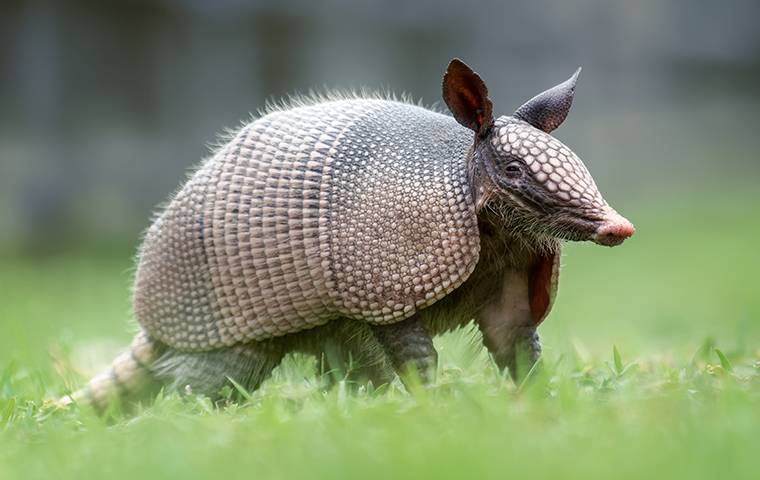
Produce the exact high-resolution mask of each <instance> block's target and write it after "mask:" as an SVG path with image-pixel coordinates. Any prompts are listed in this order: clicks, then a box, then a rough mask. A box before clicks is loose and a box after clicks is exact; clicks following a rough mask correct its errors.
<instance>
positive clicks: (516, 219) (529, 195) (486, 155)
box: [443, 59, 634, 246]
mask: <svg viewBox="0 0 760 480" xmlns="http://www.w3.org/2000/svg"><path fill="white" fill-rule="evenodd" d="M579 74H580V69H578V71H576V72H575V74H574V75H573V76H572V77H570V78H569V79H568V80H567V81H565V82H563V83H561V84H559V85H557V86H555V87H553V88H551V89H549V90H546V91H545V92H543V93H540V94H538V95H536V96H535V97H533V98H532V99H531V100H529V101H528V102H526V103H525V104H524V105H523V106H521V107H520V108H518V109H517V111H516V112H515V113H514V115H512V116H501V117H499V118H496V119H494V118H493V115H492V104H491V101H490V100H489V99H488V90H487V89H486V86H485V84H484V83H483V81H482V80H481V79H480V77H479V76H478V75H477V74H476V73H475V72H473V71H472V69H470V68H469V67H468V66H467V65H465V64H464V63H463V62H461V61H460V60H458V59H454V60H452V61H451V63H450V64H449V67H448V69H447V71H446V75H445V76H444V79H443V98H444V100H445V101H446V104H447V105H448V106H449V109H450V110H451V111H452V113H453V114H454V118H456V120H457V121H458V122H459V123H461V124H462V125H464V126H466V127H468V128H470V129H472V130H474V131H475V142H474V145H473V149H472V152H471V155H470V163H471V171H473V172H475V173H476V174H475V175H474V177H475V180H474V182H475V183H476V185H475V188H476V189H477V190H478V204H479V206H481V207H482V206H488V207H490V208H491V209H495V210H497V211H499V212H500V213H502V214H504V216H505V217H508V218H509V219H510V221H511V224H512V226H513V227H515V228H522V229H523V230H525V231H527V232H529V233H532V234H537V235H540V236H549V237H553V238H559V239H565V240H591V241H593V242H596V243H598V244H600V245H606V246H615V245H619V244H621V243H623V241H624V240H625V239H626V238H628V237H630V236H631V235H633V233H634V228H633V225H632V224H631V222H629V221H628V220H626V219H625V218H624V217H622V216H621V215H620V214H618V213H617V212H616V211H615V210H613V209H612V208H611V207H610V206H609V205H608V204H607V202H606V201H605V200H604V198H602V195H601V193H599V190H598V189H597V187H596V184H595V183H594V179H593V178H591V175H590V174H589V172H588V170H587V169H586V167H585V165H584V164H583V162H582V161H581V159H580V158H578V156H577V155H576V154H575V153H573V152H572V151H571V150H570V149H569V148H567V147H566V146H565V145H563V144H562V142H560V141H559V140H557V139H556V138H554V137H552V136H551V135H550V134H549V133H550V132H551V131H552V130H554V129H555V128H557V127H558V126H559V125H560V124H561V123H562V122H563V121H564V119H565V117H567V113H568V111H569V110H570V105H571V104H572V101H573V95H574V93H575V83H576V81H577V79H578V75H579Z"/></svg>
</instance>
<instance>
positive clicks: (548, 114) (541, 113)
mask: <svg viewBox="0 0 760 480" xmlns="http://www.w3.org/2000/svg"><path fill="white" fill-rule="evenodd" d="M580 73H581V69H580V67H578V70H576V71H575V73H574V74H573V76H572V77H570V78H568V79H567V80H565V81H564V82H562V83H560V84H559V85H557V86H556V87H552V88H550V89H549V90H546V91H545V92H542V93H539V94H538V95H536V96H535V97H533V98H531V99H530V100H528V101H527V102H525V104H524V105H523V106H522V107H520V108H518V109H517V111H516V112H515V115H514V116H515V117H516V118H519V119H520V120H525V121H526V122H528V123H530V124H531V125H533V126H534V127H536V128H538V129H540V130H543V131H544V132H547V133H549V132H551V131H552V130H554V129H555V128H557V127H559V126H560V125H561V124H562V122H564V121H565V118H567V113H568V112H569V111H570V106H571V105H572V104H573V96H574V95H575V82H576V81H577V80H578V75H580Z"/></svg>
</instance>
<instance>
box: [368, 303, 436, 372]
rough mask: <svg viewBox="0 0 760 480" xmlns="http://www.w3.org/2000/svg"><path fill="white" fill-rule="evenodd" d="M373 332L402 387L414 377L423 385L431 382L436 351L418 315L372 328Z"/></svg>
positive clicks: (434, 367)
mask: <svg viewBox="0 0 760 480" xmlns="http://www.w3.org/2000/svg"><path fill="white" fill-rule="evenodd" d="M372 331H373V333H374V334H375V337H377V341H378V342H379V343H380V345H381V346H382V347H383V350H385V353H386V355H388V358H389V359H390V361H391V364H392V365H393V368H394V369H395V370H396V373H398V374H399V376H400V377H401V380H402V381H403V382H404V384H405V385H407V386H408V385H409V380H410V378H415V376H416V378H418V379H419V380H420V381H421V382H422V383H423V384H427V383H430V382H432V381H433V379H434V378H435V369H436V367H437V365H438V352H436V351H435V347H434V346H433V339H432V338H431V336H430V333H428V331H427V329H426V328H425V325H423V323H422V322H421V321H420V319H419V318H418V317H417V316H413V317H411V318H408V319H406V320H402V321H400V322H397V323H392V324H390V325H374V326H372Z"/></svg>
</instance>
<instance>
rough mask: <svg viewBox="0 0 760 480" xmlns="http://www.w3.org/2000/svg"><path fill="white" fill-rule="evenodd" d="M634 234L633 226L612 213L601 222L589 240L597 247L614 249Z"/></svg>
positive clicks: (617, 214) (615, 213) (620, 216)
mask: <svg viewBox="0 0 760 480" xmlns="http://www.w3.org/2000/svg"><path fill="white" fill-rule="evenodd" d="M635 232H636V229H635V228H634V226H633V224H632V223H631V222H629V221H628V219H626V218H625V217H623V216H622V215H620V214H619V213H617V212H615V211H612V212H610V213H608V214H607V215H606V216H605V218H604V220H602V222H601V224H600V225H599V227H598V228H597V229H596V232H595V233H594V234H593V235H592V236H591V240H593V241H594V242H595V243H598V244H599V245H604V246H607V247H614V246H617V245H620V244H621V243H623V242H624V241H625V239H626V238H628V237H630V236H632V235H633V234H634V233H635Z"/></svg>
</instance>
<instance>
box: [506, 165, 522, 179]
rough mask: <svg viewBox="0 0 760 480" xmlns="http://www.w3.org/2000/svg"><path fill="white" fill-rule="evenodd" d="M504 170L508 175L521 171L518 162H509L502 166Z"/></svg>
mask: <svg viewBox="0 0 760 480" xmlns="http://www.w3.org/2000/svg"><path fill="white" fill-rule="evenodd" d="M504 170H505V171H506V172H507V175H509V176H510V177H516V176H518V175H520V173H522V168H520V162H509V163H508V164H507V166H506V167H505V168H504Z"/></svg>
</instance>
